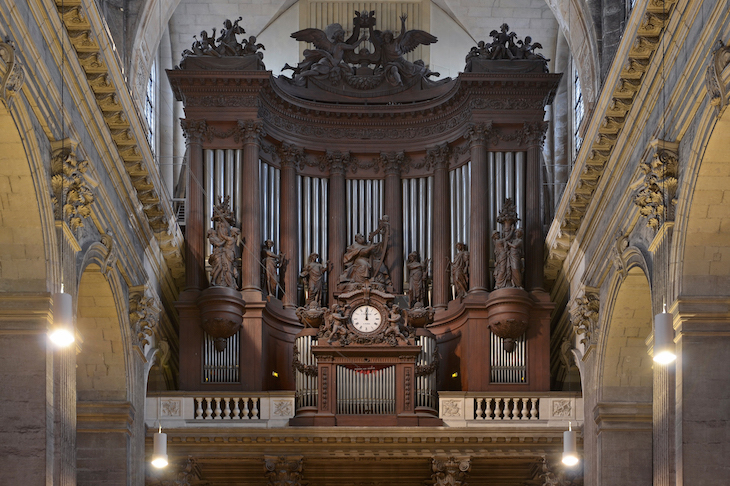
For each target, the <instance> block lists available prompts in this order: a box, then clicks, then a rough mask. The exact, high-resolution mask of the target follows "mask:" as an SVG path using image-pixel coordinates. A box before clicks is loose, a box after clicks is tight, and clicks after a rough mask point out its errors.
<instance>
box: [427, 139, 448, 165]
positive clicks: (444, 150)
mask: <svg viewBox="0 0 730 486" xmlns="http://www.w3.org/2000/svg"><path fill="white" fill-rule="evenodd" d="M452 154H453V151H452V150H451V147H449V144H448V143H442V144H440V145H437V146H435V147H431V148H427V149H426V167H433V168H434V170H438V169H448V168H449V162H450V160H451V156H452Z"/></svg>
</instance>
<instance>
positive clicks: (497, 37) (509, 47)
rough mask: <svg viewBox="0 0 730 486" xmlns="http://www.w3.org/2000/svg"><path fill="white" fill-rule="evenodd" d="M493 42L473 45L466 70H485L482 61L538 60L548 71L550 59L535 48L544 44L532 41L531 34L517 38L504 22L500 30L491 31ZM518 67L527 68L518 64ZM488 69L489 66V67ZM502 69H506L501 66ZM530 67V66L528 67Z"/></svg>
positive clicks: (468, 71)
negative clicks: (523, 37) (523, 38)
mask: <svg viewBox="0 0 730 486" xmlns="http://www.w3.org/2000/svg"><path fill="white" fill-rule="evenodd" d="M489 35H490V37H492V42H488V43H486V42H484V41H479V42H478V43H477V45H476V46H474V47H472V48H471V50H470V51H469V53H468V54H467V55H466V59H465V61H466V67H465V68H464V72H467V73H470V72H472V71H474V72H481V71H484V70H485V66H484V64H482V63H480V61H499V60H507V61H536V64H538V65H539V66H540V67H541V69H542V71H543V72H545V73H547V72H548V65H547V63H548V61H550V59H545V57H544V56H543V55H542V54H538V53H536V52H535V49H542V44H540V43H539V42H532V37H530V36H529V35H528V36H526V37H525V40H524V41H522V40H520V39H518V38H517V34H515V33H514V32H509V25H507V24H502V25H501V26H500V28H499V31H497V30H493V31H492V32H490V33H489ZM516 67H517V68H518V69H525V68H524V67H521V66H519V67H518V66H516ZM487 69H488V68H487ZM500 69H504V67H503V66H500ZM527 69H529V68H527Z"/></svg>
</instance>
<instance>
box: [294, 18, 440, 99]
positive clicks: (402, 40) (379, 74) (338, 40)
mask: <svg viewBox="0 0 730 486" xmlns="http://www.w3.org/2000/svg"><path fill="white" fill-rule="evenodd" d="M407 18H408V17H407V15H405V14H403V15H401V17H400V20H401V30H400V35H398V36H397V37H396V36H395V34H394V33H393V32H392V31H390V30H385V31H380V30H376V29H375V28H374V27H375V25H376V23H377V21H376V19H375V12H374V11H371V12H358V11H356V12H355V17H354V18H353V32H352V35H351V36H350V37H348V38H347V39H345V30H344V29H343V28H342V26H341V25H340V24H330V25H328V26H327V27H326V28H325V30H324V31H322V30H320V29H314V28H309V29H303V30H300V31H297V32H294V33H293V34H292V35H291V36H292V37H293V38H294V39H296V40H298V41H300V42H309V43H312V44H314V46H315V49H305V50H304V60H303V61H302V62H300V63H299V64H297V66H296V67H292V66H290V65H289V64H286V65H285V66H284V69H283V70H291V71H293V75H292V78H291V79H290V80H289V82H290V83H291V84H293V85H295V86H307V85H308V82H309V81H313V82H314V83H315V84H316V85H317V86H319V87H321V88H323V89H332V88H339V89H340V90H342V89H350V90H355V91H367V90H378V91H387V92H388V94H392V93H393V92H398V91H402V90H403V89H407V88H410V87H411V86H414V85H416V84H417V83H419V82H420V84H421V85H422V87H424V88H429V87H434V86H439V85H442V84H444V83H447V82H448V81H450V78H446V79H443V80H440V81H431V80H430V79H429V77H430V76H438V75H439V73H434V72H432V71H431V70H430V69H428V68H427V67H426V65H425V64H424V62H423V61H421V60H418V61H415V62H410V61H407V60H406V59H405V57H404V55H405V54H407V53H409V52H411V51H413V50H414V49H415V48H416V47H418V46H419V45H421V44H423V45H429V44H433V43H435V42H437V40H438V39H437V38H436V37H435V36H433V35H431V34H429V33H428V32H425V31H423V30H417V29H414V30H407V29H406V19H407ZM365 29H367V30H366V31H365ZM361 31H362V34H361ZM368 39H369V40H370V42H371V44H372V45H373V47H374V51H373V52H370V50H369V49H368V48H366V47H360V44H362V43H363V42H364V41H366V40H368ZM358 47H360V48H359V50H357V52H356V49H358ZM389 87H390V88H389ZM392 88H397V89H396V90H395V91H394V90H393V89H392Z"/></svg>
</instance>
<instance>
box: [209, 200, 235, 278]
mask: <svg viewBox="0 0 730 486" xmlns="http://www.w3.org/2000/svg"><path fill="white" fill-rule="evenodd" d="M229 204H230V197H229V196H226V197H225V199H223V198H219V199H218V204H216V205H215V207H214V208H213V217H212V218H211V220H212V221H213V225H214V226H215V228H210V229H208V235H207V236H208V241H209V242H210V244H211V246H212V247H213V248H212V250H211V253H210V257H208V263H209V264H210V267H211V270H210V283H211V284H212V285H214V286H219V287H230V288H235V287H236V279H237V278H238V267H237V266H236V265H235V262H236V246H237V245H238V244H239V243H240V241H241V230H240V229H238V228H236V227H235V226H234V224H235V220H234V218H233V213H232V212H231V210H230V209H229V207H228V206H229Z"/></svg>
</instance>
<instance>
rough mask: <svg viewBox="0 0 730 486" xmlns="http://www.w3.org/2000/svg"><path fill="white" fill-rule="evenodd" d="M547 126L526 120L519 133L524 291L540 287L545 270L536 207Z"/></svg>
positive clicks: (538, 210) (540, 189)
mask: <svg viewBox="0 0 730 486" xmlns="http://www.w3.org/2000/svg"><path fill="white" fill-rule="evenodd" d="M547 127H548V124H547V122H537V123H526V124H525V126H524V127H523V135H524V137H525V142H526V144H527V168H526V170H525V181H526V187H525V214H524V215H519V216H520V217H522V218H523V221H524V222H525V236H524V237H525V290H528V291H529V290H536V289H542V288H543V280H544V273H545V268H544V257H543V254H544V246H545V241H544V239H543V235H542V211H541V208H540V194H541V192H542V170H541V165H542V164H541V158H540V156H541V154H542V143H543V141H544V140H545V132H546V131H547ZM472 170H473V169H472ZM472 208H473V206H472ZM472 211H473V209H472Z"/></svg>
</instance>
